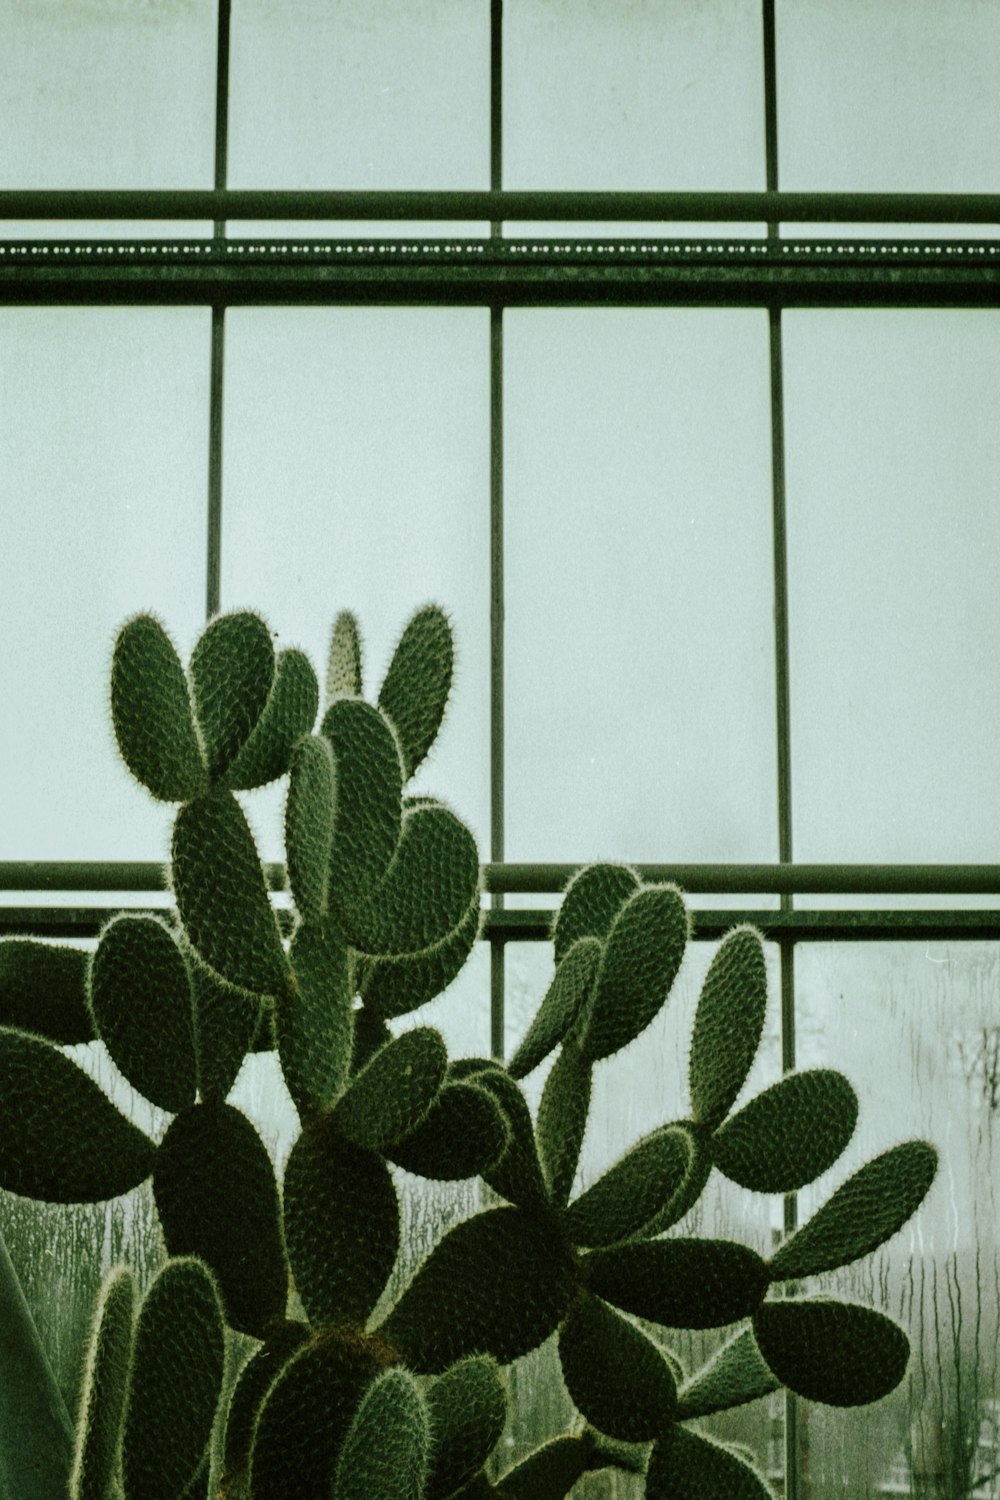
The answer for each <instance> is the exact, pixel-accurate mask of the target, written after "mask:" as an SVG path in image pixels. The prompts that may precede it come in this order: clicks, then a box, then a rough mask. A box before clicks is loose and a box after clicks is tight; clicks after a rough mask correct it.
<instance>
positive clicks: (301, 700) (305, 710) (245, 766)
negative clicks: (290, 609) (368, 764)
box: [223, 647, 319, 791]
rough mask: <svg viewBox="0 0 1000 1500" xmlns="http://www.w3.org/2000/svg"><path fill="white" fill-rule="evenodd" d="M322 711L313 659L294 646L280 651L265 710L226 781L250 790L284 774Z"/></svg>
mask: <svg viewBox="0 0 1000 1500" xmlns="http://www.w3.org/2000/svg"><path fill="white" fill-rule="evenodd" d="M318 712H319V683H318V682H317V681H316V673H315V672H314V671H313V665H312V662H311V661H310V660H309V658H308V656H306V654H305V652H304V651H298V650H296V649H295V648H294V647H292V648H290V649H289V650H287V651H279V653H278V655H277V657H276V658H275V662H274V680H273V681H272V683H271V691H270V693H269V694H268V699H267V702H266V703H265V705H264V710H263V712H262V714H261V716H260V718H259V719H258V720H257V723H256V724H255V726H254V728H253V730H252V732H251V735H250V738H249V739H248V740H247V742H246V744H245V745H244V746H243V748H242V750H241V751H240V752H239V754H238V755H237V756H236V759H235V760H234V761H233V763H232V765H231V766H230V767H229V770H228V771H227V772H226V774H225V776H224V777H223V781H224V783H225V785H226V786H228V787H230V788H231V789H232V790H233V791H239V790H242V791H249V790H250V788H251V787H256V786H266V785H267V783H268V782H269V781H275V780H277V778H278V777H279V776H284V774H285V772H286V771H287V770H288V767H289V765H290V763H291V757H292V747H293V746H294V745H295V743H296V741H298V740H300V739H302V737H303V735H307V734H310V733H311V732H312V727H313V725H314V724H315V722H316V715H317V713H318Z"/></svg>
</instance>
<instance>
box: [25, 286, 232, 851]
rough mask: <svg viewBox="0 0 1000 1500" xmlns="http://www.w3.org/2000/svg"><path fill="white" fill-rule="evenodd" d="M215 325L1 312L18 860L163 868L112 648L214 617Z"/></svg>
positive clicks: (193, 627)
mask: <svg viewBox="0 0 1000 1500" xmlns="http://www.w3.org/2000/svg"><path fill="white" fill-rule="evenodd" d="M209 319H210V315H209V313H208V312H207V311H203V310H201V309H196V308H177V309H170V310H169V311H167V310H162V309H152V308H115V309H107V308H102V309H79V308H35V309H29V308H21V309H5V310H4V311H3V313H2V314H0V471H2V472H3V475H4V555H5V581H4V589H3V594H2V606H0V608H2V614H3V640H4V651H3V652H2V653H0V680H2V686H0V693H2V697H3V702H4V713H3V715H2V716H0V763H2V765H3V767H4V775H3V780H2V789H0V847H2V857H3V858H4V859H159V858H161V857H163V856H165V854H166V849H167V840H168V837H169V814H168V812H167V810H166V809H165V808H164V807H163V806H162V805H160V804H157V803H154V802H153V800H152V798H151V797H150V796H149V795H148V793H146V792H145V791H144V790H143V789H142V788H140V787H139V786H138V785H137V784H136V783H135V782H133V781H132V779H131V777H130V776H129V775H128V773H127V772H126V771H125V769H124V767H123V765H122V764H121V762H120V761H119V759H118V754H117V750H116V748H115V744H114V738H113V734H112V730H111V722H110V715H109V712H108V681H109V671H110V664H111V648H112V644H113V641H114V637H115V633H116V631H117V629H118V627H119V626H120V625H121V623H122V622H123V621H124V620H125V619H126V618H127V617H128V616H129V615H132V614H135V613H137V612H139V611H141V610H152V611H154V613H156V614H157V615H159V616H160V618H161V619H162V620H163V621H164V622H165V624H166V625H167V627H168V629H169V630H170V632H171V634H172V635H173V636H174V639H175V640H176V642H177V644H178V647H179V648H180V649H181V650H182V651H183V652H185V653H186V652H187V651H188V650H189V649H190V647H191V645H192V644H193V641H194V639H195V637H196V635H197V631H198V628H199V621H200V620H201V619H203V612H204V607H205V604H204V600H205V507H206V501H205V486H206V455H207V443H208V353H209Z"/></svg>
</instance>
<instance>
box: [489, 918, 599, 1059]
mask: <svg viewBox="0 0 1000 1500" xmlns="http://www.w3.org/2000/svg"><path fill="white" fill-rule="evenodd" d="M603 952H604V949H603V946H602V945H601V943H600V941H599V940H598V939H597V938H594V937H584V938H578V939H577V941H576V942H575V943H574V944H573V946H572V948H570V949H569V950H568V951H567V953H566V955H565V957H564V958H563V959H562V960H561V961H560V963H559V966H558V968H557V969H556V972H555V977H554V978H553V980H552V983H551V984H550V985H549V987H548V989H547V990H546V992H545V998H544V1000H543V1001H542V1003H541V1006H540V1007H539V1010H538V1014H537V1015H536V1016H535V1019H534V1020H533V1021H532V1023H531V1025H530V1026H529V1027H528V1030H527V1032H526V1034H525V1037H524V1040H523V1041H522V1043H521V1045H520V1046H519V1047H518V1049H517V1051H516V1052H515V1053H514V1056H513V1057H512V1058H511V1060H510V1062H509V1063H508V1064H507V1071H508V1073H509V1074H510V1076H511V1077H512V1078H524V1077H526V1076H527V1074H528V1073H530V1072H532V1070H533V1069H534V1068H537V1066H538V1064H539V1063H540V1062H542V1061H543V1059H544V1058H546V1057H548V1055H549V1053H550V1052H551V1051H552V1048H553V1047H557V1046H558V1045H559V1043H560V1042H561V1041H562V1039H563V1037H564V1036H565V1035H566V1033H567V1031H568V1030H569V1028H570V1027H571V1026H572V1024H573V1022H574V1020H575V1019H576V1017H577V1015H578V1013H579V1011H580V1008H581V1006H582V1005H583V1004H584V1002H585V1001H586V1000H587V998H588V996H589V994H590V990H591V986H592V984H593V981H594V975H595V974H596V973H597V966H598V964H599V963H600V961H601V954H602V953H603Z"/></svg>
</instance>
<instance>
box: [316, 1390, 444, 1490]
mask: <svg viewBox="0 0 1000 1500" xmlns="http://www.w3.org/2000/svg"><path fill="white" fill-rule="evenodd" d="M430 1441H431V1438H430V1428H429V1423H428V1416H427V1404H426V1402H425V1400H424V1396H423V1392H422V1391H421V1390H420V1387H419V1386H418V1385H417V1382H416V1381H415V1380H414V1378H413V1376H412V1375H411V1374H410V1373H409V1371H408V1370H385V1371H384V1372H383V1373H382V1374H381V1375H377V1376H376V1377H375V1379H374V1380H373V1381H372V1383H371V1385H370V1386H369V1387H368V1389H367V1390H366V1391H365V1393H364V1396H363V1397H362V1399H361V1405H360V1406H359V1407H358V1410H357V1412H356V1413H355V1416H354V1420H353V1422H352V1423H351V1425H350V1427H349V1428H348V1430H347V1435H346V1437H345V1438H344V1442H343V1446H342V1447H341V1450H340V1456H339V1458H338V1460H337V1469H336V1473H335V1475H334V1480H333V1490H332V1495H331V1500H424V1480H425V1478H426V1475H427V1458H428V1452H429V1449H430Z"/></svg>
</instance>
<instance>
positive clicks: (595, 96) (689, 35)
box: [503, 0, 764, 191]
mask: <svg viewBox="0 0 1000 1500" xmlns="http://www.w3.org/2000/svg"><path fill="white" fill-rule="evenodd" d="M762 70H763V64H762V52H761V22H760V6H759V4H758V3H757V0H716V3H714V4H712V5H692V4H690V0H660V3H658V4H656V5H640V4H628V5H623V4H622V3H621V0H571V3H569V0H560V3H546V0H543V3H539V0H506V4H505V5H504V142H503V148H504V164H503V181H504V187H508V188H564V189H574V188H578V189H584V188H608V189H611V188H617V189H619V190H624V189H627V188H634V189H650V190H654V189H659V190H664V191H665V190H667V189H678V190H680V189H697V188H703V189H737V188H742V189H744V190H747V191H749V190H752V189H755V188H763V186H764V104H763V97H764V96H763V71H762Z"/></svg>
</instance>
